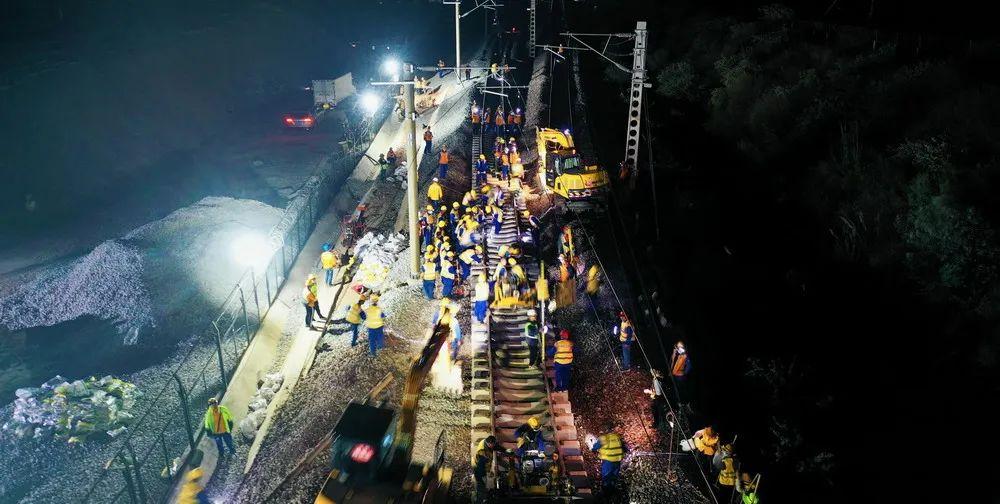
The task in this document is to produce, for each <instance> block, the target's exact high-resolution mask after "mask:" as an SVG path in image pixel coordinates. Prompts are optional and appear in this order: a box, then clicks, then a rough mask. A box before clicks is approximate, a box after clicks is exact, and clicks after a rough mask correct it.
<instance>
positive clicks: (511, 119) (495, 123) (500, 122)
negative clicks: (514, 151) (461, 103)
mask: <svg viewBox="0 0 1000 504" xmlns="http://www.w3.org/2000/svg"><path fill="white" fill-rule="evenodd" d="M470 119H471V121H472V133H474V134H477V135H478V134H479V133H480V132H481V128H482V125H483V124H486V130H487V131H491V132H493V133H494V134H496V135H497V136H500V137H505V136H511V135H520V134H521V127H522V124H524V114H523V113H522V112H521V109H520V108H514V109H511V110H510V111H508V112H506V113H504V109H503V107H502V106H498V107H497V109H496V111H495V112H494V111H492V110H490V108H489V107H486V108H485V109H480V108H479V105H478V104H477V103H476V102H475V101H473V102H472V111H471V113H470Z"/></svg>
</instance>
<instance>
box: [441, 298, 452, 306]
mask: <svg viewBox="0 0 1000 504" xmlns="http://www.w3.org/2000/svg"><path fill="white" fill-rule="evenodd" d="M449 305H451V300H450V299H448V298H441V307H442V308H447V307H448V306H449Z"/></svg>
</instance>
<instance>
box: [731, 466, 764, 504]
mask: <svg viewBox="0 0 1000 504" xmlns="http://www.w3.org/2000/svg"><path fill="white" fill-rule="evenodd" d="M759 484H760V474H757V475H756V476H754V477H753V478H751V477H750V474H749V473H741V474H740V482H739V484H738V485H737V486H736V491H737V492H739V493H740V497H741V499H740V500H741V502H742V504H760V499H758V498H757V485H759Z"/></svg>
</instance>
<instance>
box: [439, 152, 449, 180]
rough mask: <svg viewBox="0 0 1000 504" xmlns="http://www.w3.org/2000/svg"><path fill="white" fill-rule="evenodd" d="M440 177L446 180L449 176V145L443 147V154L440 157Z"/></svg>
mask: <svg viewBox="0 0 1000 504" xmlns="http://www.w3.org/2000/svg"><path fill="white" fill-rule="evenodd" d="M438 178H439V179H441V180H444V179H446V178H448V146H447V145H445V146H442V147H441V154H440V155H439V157H438Z"/></svg>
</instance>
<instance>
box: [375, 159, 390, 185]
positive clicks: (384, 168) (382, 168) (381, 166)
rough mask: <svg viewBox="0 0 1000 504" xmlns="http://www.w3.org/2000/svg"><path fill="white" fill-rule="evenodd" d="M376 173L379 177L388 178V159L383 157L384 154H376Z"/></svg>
mask: <svg viewBox="0 0 1000 504" xmlns="http://www.w3.org/2000/svg"><path fill="white" fill-rule="evenodd" d="M377 163H378V173H379V178H381V179H382V180H385V179H387V178H389V161H387V160H386V159H385V154H379V155H378V161H377Z"/></svg>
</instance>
